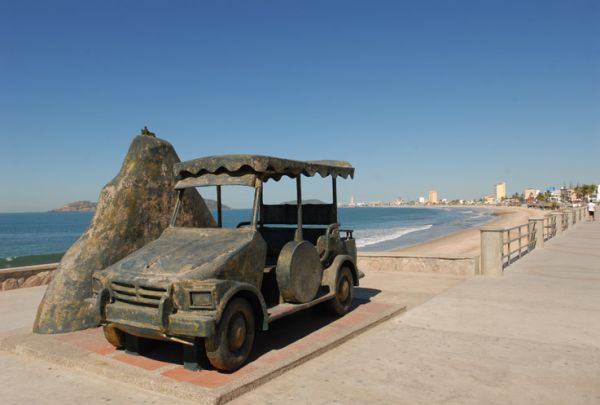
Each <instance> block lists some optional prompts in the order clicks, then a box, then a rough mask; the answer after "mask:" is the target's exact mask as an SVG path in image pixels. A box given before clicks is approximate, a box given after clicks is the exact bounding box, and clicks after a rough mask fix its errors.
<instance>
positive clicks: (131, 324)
mask: <svg viewBox="0 0 600 405" xmlns="http://www.w3.org/2000/svg"><path fill="white" fill-rule="evenodd" d="M103 296H104V297H105V296H106V294H102V292H100V294H98V297H97V299H96V300H95V302H94V304H95V306H96V308H97V311H98V312H99V313H100V318H101V322H102V324H105V325H106V324H114V325H115V326H116V327H117V328H119V329H122V330H124V331H125V332H128V333H130V334H133V335H137V336H142V337H150V338H156V339H169V338H170V337H176V338H177V337H182V338H196V337H208V336H212V335H214V333H215V327H216V321H215V317H214V315H213V314H211V313H210V312H208V311H196V310H194V311H178V312H176V313H173V310H172V308H173V307H172V305H170V302H169V300H168V299H163V300H161V303H160V305H159V306H158V307H150V306H142V305H135V304H129V303H125V302H119V301H115V302H110V301H109V300H107V299H106V298H104V299H103ZM207 312H208V313H207Z"/></svg>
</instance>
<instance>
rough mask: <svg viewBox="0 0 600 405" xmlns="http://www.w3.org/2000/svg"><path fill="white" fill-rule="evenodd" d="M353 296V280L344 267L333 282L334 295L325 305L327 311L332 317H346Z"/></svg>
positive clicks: (350, 272)
mask: <svg viewBox="0 0 600 405" xmlns="http://www.w3.org/2000/svg"><path fill="white" fill-rule="evenodd" d="M353 296H354V278H353V277H352V271H350V269H349V268H348V267H345V266H344V267H342V268H341V269H340V270H339V271H338V275H337V278H336V282H335V295H334V297H333V298H332V299H331V300H330V301H329V302H328V303H327V309H328V310H329V312H331V313H332V314H333V315H337V316H343V315H346V314H347V313H348V311H350V307H351V306H352V298H353Z"/></svg>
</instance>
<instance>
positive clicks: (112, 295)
mask: <svg viewBox="0 0 600 405" xmlns="http://www.w3.org/2000/svg"><path fill="white" fill-rule="evenodd" d="M174 171H175V174H176V179H177V183H176V185H175V186H174V187H172V189H173V191H172V192H173V194H174V195H178V196H179V197H178V198H179V199H180V201H182V202H183V201H185V198H186V197H185V196H186V195H187V193H189V192H190V191H195V187H203V186H214V187H217V200H218V205H219V206H220V204H221V201H220V200H221V197H220V196H221V193H220V191H221V187H224V186H227V185H246V186H250V187H254V188H255V198H254V208H253V214H252V220H251V221H250V222H247V223H241V224H239V225H238V227H237V228H234V229H222V228H220V227H218V228H211V227H206V226H195V227H187V228H185V227H182V224H183V223H184V222H182V221H181V220H180V218H179V216H180V215H181V212H180V210H181V204H177V206H176V207H175V209H174V212H173V215H172V219H171V226H170V227H169V228H167V229H166V230H165V231H164V232H163V233H162V235H161V236H160V237H159V238H158V239H156V240H154V241H152V242H150V243H148V244H147V245H145V246H144V247H142V248H140V249H139V250H137V251H135V252H133V253H131V254H129V255H128V256H127V257H124V258H123V259H121V260H120V261H118V262H116V263H114V264H112V265H110V266H107V267H106V268H105V269H104V270H102V271H96V272H95V273H94V274H93V282H92V289H93V293H94V295H93V298H92V299H89V300H87V301H88V302H89V305H90V306H91V307H94V308H96V313H97V319H100V321H101V323H102V324H103V325H105V328H106V336H107V339H108V340H109V341H110V342H111V343H113V344H115V346H116V345H119V344H122V342H123V341H124V340H123V335H125V336H130V337H135V338H136V339H138V338H150V339H164V340H171V341H176V342H180V343H183V344H184V345H186V346H190V347H193V348H194V349H193V350H191V349H190V350H186V351H185V356H188V357H186V359H185V364H186V367H190V368H196V367H195V366H194V362H195V360H194V359H195V358H196V357H202V356H200V354H205V355H206V356H205V357H207V358H208V360H209V361H210V363H211V364H212V366H213V367H215V368H218V369H222V370H228V371H231V370H235V369H236V368H239V367H240V366H241V365H243V364H244V363H245V362H246V360H247V358H248V356H249V354H250V352H251V350H252V345H253V342H254V333H255V329H262V330H266V329H268V326H269V324H268V323H269V319H270V314H271V313H273V314H275V313H276V314H277V315H276V317H277V318H279V317H281V316H284V315H285V313H286V311H287V312H288V313H291V312H294V305H296V306H297V307H298V308H300V307H301V308H307V307H309V306H311V305H314V304H316V303H319V302H324V301H325V300H328V301H330V302H329V305H330V307H331V308H332V310H333V312H334V313H336V314H337V315H343V314H345V313H346V312H347V311H348V310H349V308H350V304H351V302H352V288H353V286H355V285H358V279H359V274H360V272H359V271H358V269H357V268H356V245H355V241H354V239H353V238H352V236H351V232H349V233H347V234H346V236H345V237H341V235H340V229H339V225H338V224H337V209H336V208H337V207H335V206H334V205H333V204H316V205H304V204H302V196H301V186H300V176H301V175H305V176H313V175H315V174H317V173H318V174H320V175H321V176H332V177H334V178H335V177H337V176H340V177H348V176H350V177H352V176H353V174H354V169H353V168H352V167H351V166H350V164H349V163H346V162H337V161H331V162H324V161H320V162H298V161H293V160H287V159H279V158H273V157H267V156H253V155H230V156H220V157H208V158H202V159H196V160H193V161H190V162H182V163H180V164H177V165H175V167H174ZM283 176H288V177H292V178H296V182H297V204H295V205H285V204H282V205H265V204H263V201H262V192H263V182H265V181H267V180H269V179H274V180H279V179H281V178H282V177H283ZM332 184H333V191H334V196H333V201H334V202H335V201H337V197H336V196H335V192H336V186H335V185H336V183H335V181H333V182H332ZM217 214H218V220H217V222H218V224H219V225H220V224H221V210H220V209H218V210H217ZM306 224H310V225H317V227H314V226H311V227H307V228H305V227H304V225H306ZM267 225H274V226H267ZM319 225H320V227H319ZM211 226H212V224H211ZM311 303H312V304H311ZM284 308H285V310H283V309H284ZM274 318H275V317H274ZM274 318H273V319H274ZM125 341H126V340H125ZM189 356H192V358H191V359H190V358H189Z"/></svg>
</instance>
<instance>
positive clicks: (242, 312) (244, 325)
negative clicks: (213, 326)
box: [204, 298, 255, 371]
mask: <svg viewBox="0 0 600 405" xmlns="http://www.w3.org/2000/svg"><path fill="white" fill-rule="evenodd" d="M254 335H255V326H254V312H253V311H252V307H251V305H250V303H249V302H248V301H247V300H246V299H244V298H235V299H233V300H232V301H231V302H230V303H229V304H227V308H225V312H224V313H223V316H222V317H221V321H220V322H219V324H218V325H217V330H216V331H215V334H214V335H213V336H211V337H208V338H206V339H205V343H204V344H205V347H206V355H207V357H208V360H209V361H210V364H211V365H212V366H213V367H214V368H217V369H219V370H224V371H234V370H237V369H238V368H240V367H241V366H243V365H244V363H246V360H248V356H249V355H250V352H251V351H252V347H253V346H254Z"/></svg>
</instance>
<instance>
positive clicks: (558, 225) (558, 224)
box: [554, 212, 564, 236]
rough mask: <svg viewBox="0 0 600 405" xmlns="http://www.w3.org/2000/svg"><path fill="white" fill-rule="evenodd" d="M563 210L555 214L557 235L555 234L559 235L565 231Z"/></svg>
mask: <svg viewBox="0 0 600 405" xmlns="http://www.w3.org/2000/svg"><path fill="white" fill-rule="evenodd" d="M563 215H564V213H563V212H557V213H555V214H554V216H555V218H556V235H555V236H559V235H560V234H561V233H563Z"/></svg>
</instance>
